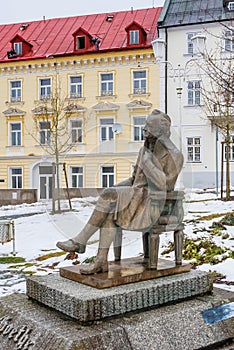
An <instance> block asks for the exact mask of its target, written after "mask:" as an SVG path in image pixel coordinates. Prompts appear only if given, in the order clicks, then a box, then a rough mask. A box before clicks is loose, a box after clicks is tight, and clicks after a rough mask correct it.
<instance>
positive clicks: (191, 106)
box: [183, 104, 204, 108]
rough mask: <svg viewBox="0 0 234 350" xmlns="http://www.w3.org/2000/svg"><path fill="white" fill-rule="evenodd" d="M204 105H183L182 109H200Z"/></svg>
mask: <svg viewBox="0 0 234 350" xmlns="http://www.w3.org/2000/svg"><path fill="white" fill-rule="evenodd" d="M203 106H204V105H203V104H201V105H184V106H183V107H184V108H200V107H203Z"/></svg>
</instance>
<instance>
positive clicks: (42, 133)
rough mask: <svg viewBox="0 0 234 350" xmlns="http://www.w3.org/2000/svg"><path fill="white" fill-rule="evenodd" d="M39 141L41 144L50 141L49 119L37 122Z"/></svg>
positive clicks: (46, 143) (47, 143)
mask: <svg viewBox="0 0 234 350" xmlns="http://www.w3.org/2000/svg"><path fill="white" fill-rule="evenodd" d="M39 143H40V144H41V145H49V144H50V143H51V123H50V121H41V122H39Z"/></svg>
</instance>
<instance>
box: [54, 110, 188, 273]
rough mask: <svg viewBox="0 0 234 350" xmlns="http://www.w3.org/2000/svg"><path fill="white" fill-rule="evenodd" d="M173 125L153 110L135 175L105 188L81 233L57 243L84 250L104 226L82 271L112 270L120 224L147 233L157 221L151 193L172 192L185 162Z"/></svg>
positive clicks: (65, 248) (145, 131)
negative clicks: (112, 248)
mask: <svg viewBox="0 0 234 350" xmlns="http://www.w3.org/2000/svg"><path fill="white" fill-rule="evenodd" d="M170 126H171V120H170V117H169V116H168V115H167V114H165V113H162V112H161V111H159V110H157V109H154V110H153V111H152V113H151V114H150V115H149V116H148V117H147V119H146V124H145V127H144V136H145V142H144V146H143V147H142V148H141V149H140V150H139V154H138V158H137V162H136V165H135V168H134V171H133V174H132V177H130V178H129V179H127V180H124V181H122V182H120V183H119V184H117V185H115V186H114V187H111V188H107V189H105V190H104V191H103V192H102V193H101V195H100V197H99V198H98V201H97V204H96V206H95V209H94V210H93V213H92V214H91V216H90V219H89V220H88V222H87V224H86V225H85V226H84V228H83V229H82V230H81V232H80V233H79V234H77V235H76V236H74V237H72V238H71V239H69V240H67V241H64V242H57V247H58V248H60V249H62V250H64V251H66V252H78V253H84V252H85V248H86V243H87V241H88V240H89V239H90V237H91V236H92V235H93V234H94V233H95V232H96V231H97V230H98V229H100V239H99V247H98V253H97V256H96V258H95V259H94V261H93V262H92V263H90V264H87V265H85V266H84V267H83V268H80V272H81V273H82V274H93V273H98V272H106V271H108V252H109V248H110V245H111V243H112V242H113V240H114V237H115V234H116V229H117V228H118V227H121V228H123V229H126V230H130V231H131V230H132V231H142V232H144V231H145V232H146V231H147V230H148V229H150V227H151V226H152V224H153V223H155V222H156V221H157V219H158V218H155V217H154V218H151V210H150V201H151V199H150V194H151V193H152V192H155V191H163V192H164V193H165V194H166V192H167V191H172V190H173V189H174V186H175V183H176V180H177V177H178V175H179V173H180V171H181V169H182V165H183V155H182V154H181V152H180V151H179V150H178V149H177V148H176V146H175V145H174V143H173V142H172V141H171V140H170ZM159 215H160V214H159Z"/></svg>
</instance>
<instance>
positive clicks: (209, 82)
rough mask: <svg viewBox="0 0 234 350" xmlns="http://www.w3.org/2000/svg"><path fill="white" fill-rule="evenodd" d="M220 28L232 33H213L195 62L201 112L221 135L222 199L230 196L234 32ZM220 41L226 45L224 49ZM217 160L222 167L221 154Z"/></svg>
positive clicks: (233, 119)
mask: <svg viewBox="0 0 234 350" xmlns="http://www.w3.org/2000/svg"><path fill="white" fill-rule="evenodd" d="M222 28H223V30H222V31H221V32H223V33H227V31H228V33H229V34H230V33H232V34H233V35H230V36H229V37H227V36H226V38H225V35H224V36H223V35H221V36H218V35H216V36H215V42H216V45H215V47H214V48H213V49H212V50H210V51H208V50H205V52H203V60H202V63H200V64H199V70H200V73H201V75H200V77H201V80H202V84H201V94H202V102H203V104H204V112H205V115H206V117H208V118H209V120H210V121H211V123H212V125H213V126H216V127H217V128H218V130H219V132H220V133H221V134H222V135H223V138H224V141H223V147H222V154H223V153H224V150H225V158H226V159H225V160H226V199H230V155H231V144H232V140H231V133H232V131H233V130H234V62H233V53H232V52H233V48H234V43H233V37H234V32H233V30H232V29H231V28H228V27H227V25H226V24H225V26H222ZM209 34H210V33H209ZM213 40H214V38H213ZM223 43H225V45H226V46H225V52H224V47H223ZM200 62H201V61H200ZM221 162H222V163H221V169H223V162H224V159H223V157H222V159H221ZM221 185H222V183H221ZM221 187H222V186H221ZM221 190H222V189H221ZM221 194H222V193H221Z"/></svg>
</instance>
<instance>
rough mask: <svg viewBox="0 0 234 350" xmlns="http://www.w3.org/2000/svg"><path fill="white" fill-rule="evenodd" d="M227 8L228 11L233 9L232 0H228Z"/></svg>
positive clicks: (233, 3)
mask: <svg viewBox="0 0 234 350" xmlns="http://www.w3.org/2000/svg"><path fill="white" fill-rule="evenodd" d="M227 8H228V10H229V11H234V2H233V1H229V2H228V5H227Z"/></svg>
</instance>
